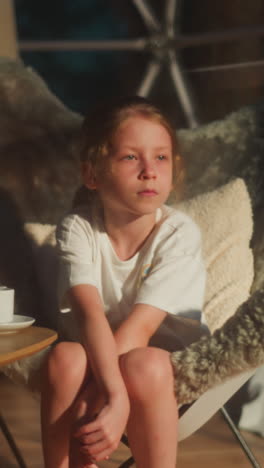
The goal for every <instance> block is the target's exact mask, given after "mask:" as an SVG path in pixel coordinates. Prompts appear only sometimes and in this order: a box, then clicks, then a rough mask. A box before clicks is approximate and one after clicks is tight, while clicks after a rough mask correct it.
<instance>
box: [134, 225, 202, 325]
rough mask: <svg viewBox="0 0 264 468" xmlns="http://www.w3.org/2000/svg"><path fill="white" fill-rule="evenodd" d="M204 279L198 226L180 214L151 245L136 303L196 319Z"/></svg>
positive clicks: (198, 317) (199, 310) (200, 307)
mask: <svg viewBox="0 0 264 468" xmlns="http://www.w3.org/2000/svg"><path fill="white" fill-rule="evenodd" d="M205 279H206V273H205V267H204V263H203V260H202V254H201V234H200V230H199V228H198V227H197V225H196V224H195V223H194V222H193V221H192V220H191V219H190V218H189V217H185V216H184V217H183V219H182V220H181V222H180V223H179V225H178V226H177V227H175V226H174V224H173V223H167V226H166V232H165V234H164V235H163V237H162V239H161V240H160V241H159V242H158V243H157V246H156V248H155V252H154V255H153V260H152V262H151V264H150V267H149V272H148V274H147V276H146V277H145V279H144V280H143V281H142V284H141V287H140V288H139V291H138V294H137V297H136V303H143V304H149V305H152V306H154V307H157V308H159V309H162V310H165V311H166V312H168V313H171V314H175V315H182V316H185V317H190V318H196V319H200V318H201V311H202V307H203V301H204V292H205Z"/></svg>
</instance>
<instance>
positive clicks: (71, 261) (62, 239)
mask: <svg viewBox="0 0 264 468" xmlns="http://www.w3.org/2000/svg"><path fill="white" fill-rule="evenodd" d="M56 240H57V251H58V256H59V278H58V299H59V303H60V305H61V306H62V307H63V304H64V301H63V300H64V298H65V294H66V292H67V291H68V290H69V289H70V288H71V287H73V286H76V285H78V284H91V285H94V286H97V284H96V280H95V273H94V258H95V242H94V239H93V233H92V228H91V225H90V223H89V222H88V221H86V220H84V219H83V218H82V217H80V216H78V215H75V214H73V215H68V216H66V217H65V218H64V220H63V221H62V223H61V224H60V225H59V226H58V227H57V231H56Z"/></svg>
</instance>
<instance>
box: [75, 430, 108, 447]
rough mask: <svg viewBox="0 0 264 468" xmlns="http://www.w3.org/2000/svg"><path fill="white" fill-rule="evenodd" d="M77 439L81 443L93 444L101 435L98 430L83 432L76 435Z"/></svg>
mask: <svg viewBox="0 0 264 468" xmlns="http://www.w3.org/2000/svg"><path fill="white" fill-rule="evenodd" d="M78 439H79V441H80V443H81V444H82V445H93V444H95V443H97V442H100V441H101V440H102V439H103V437H102V434H101V433H100V432H92V434H84V435H82V436H80V437H78Z"/></svg>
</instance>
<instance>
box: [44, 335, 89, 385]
mask: <svg viewBox="0 0 264 468" xmlns="http://www.w3.org/2000/svg"><path fill="white" fill-rule="evenodd" d="M86 366H87V358H86V353H85V350H84V348H83V346H82V345H80V344H79V343H72V342H61V343H58V344H57V345H56V346H54V348H52V350H51V351H50V353H49V356H48V358H47V362H46V369H45V371H46V376H47V377H48V380H49V381H50V382H51V383H52V382H57V381H60V382H61V383H62V384H63V385H65V384H66V382H69V381H70V380H75V379H76V378H78V377H79V376H84V375H85V373H86Z"/></svg>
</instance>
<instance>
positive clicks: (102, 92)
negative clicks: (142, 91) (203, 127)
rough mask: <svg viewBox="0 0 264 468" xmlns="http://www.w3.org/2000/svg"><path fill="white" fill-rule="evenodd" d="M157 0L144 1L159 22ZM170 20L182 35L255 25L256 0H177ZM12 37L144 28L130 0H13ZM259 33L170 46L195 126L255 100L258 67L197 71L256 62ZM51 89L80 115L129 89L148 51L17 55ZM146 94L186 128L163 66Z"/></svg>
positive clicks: (141, 32) (100, 34)
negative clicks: (182, 76)
mask: <svg viewBox="0 0 264 468" xmlns="http://www.w3.org/2000/svg"><path fill="white" fill-rule="evenodd" d="M165 3H166V2H165V1H161V0H148V5H150V6H151V7H152V9H153V12H154V14H155V15H156V17H157V18H160V19H162V17H163V13H164V5H165ZM177 8H178V13H177V24H176V25H175V27H177V28H178V30H179V32H181V33H183V34H188V35H189V34H200V33H207V32H209V31H212V32H217V31H223V30H225V29H231V28H234V29H236V28H241V27H254V26H257V25H260V24H261V22H262V18H263V15H264V2H263V1H262V0H251V1H247V0H232V1H231V2H230V1H228V0H222V1H221V2H214V1H213V2H212V1H211V0H201V1H199V2H198V1H197V0H184V1H182V0H181V1H179V0H178V1H177ZM15 9H16V16H17V31H18V38H19V40H21V41H23V40H29V39H34V40H44V39H46V40H59V39H62V40H70V39H71V40H93V39H97V40H102V39H128V38H135V37H146V35H147V32H146V27H145V25H144V23H143V21H142V18H141V17H140V14H139V12H138V10H137V8H136V7H135V5H134V4H133V1H132V0H131V1H123V0H111V1H109V0H74V1H72V0H46V1H45V2H36V1H35V0H15ZM263 45H264V39H263V37H252V36H251V37H246V38H243V39H236V40H233V41H229V42H225V43H218V44H217V43H209V44H208V45H203V46H200V47H188V48H185V49H182V50H179V51H178V58H179V61H180V63H181V64H182V67H183V69H184V70H185V75H186V79H187V80H188V84H189V87H190V92H191V96H192V100H193V102H194V104H195V108H196V111H197V115H198V119H199V121H200V122H201V123H204V122H209V121H211V120H214V119H218V118H222V117H223V116H225V115H226V114H228V113H229V112H232V111H234V110H237V109H238V108H239V107H241V106H244V105H248V104H253V103H255V102H257V101H258V100H260V99H261V98H262V96H263V90H264V64H261V63H259V64H257V65H256V64H253V66H252V64H251V65H247V66H243V67H238V68H235V69H234V68H233V69H217V70H215V71H213V70H209V71H208V70H207V71H206V70H203V71H199V70H200V69H201V68H205V67H214V66H219V65H223V64H227V65H228V64H232V63H241V62H242V63H245V62H254V61H261V60H262V59H263V49H264V47H263ZM21 57H22V59H23V61H24V63H25V64H28V65H31V66H32V67H33V68H34V69H35V70H37V71H38V72H39V74H40V75H41V76H42V77H43V78H44V79H45V80H46V82H47V83H48V85H49V87H50V88H51V90H52V91H53V92H54V93H55V94H56V95H57V96H58V97H59V98H60V99H61V100H62V101H63V102H64V103H65V104H66V105H68V106H69V107H70V108H71V109H72V110H76V111H78V112H80V113H84V112H85V111H86V109H87V108H89V107H90V106H91V105H93V104H95V103H96V102H97V101H98V100H101V99H104V98H105V97H106V96H108V95H109V94H111V95H116V94H120V93H134V92H136V90H137V89H138V85H139V83H140V81H141V79H142V76H143V74H144V72H145V70H146V66H147V63H148V61H149V58H150V54H149V53H148V52H143V53H142V52H118V51H115V52H113V51H112V52H106V51H101V52H87V51H82V52H80V51H79V52H78V51H76V52H67V51H65V52H58V51H56V52H22V53H21ZM150 96H151V97H152V98H153V99H154V100H156V101H157V102H158V103H163V104H164V105H165V106H167V108H168V110H169V112H170V113H171V114H172V117H173V118H174V120H175V123H176V125H178V126H180V127H184V126H186V125H187V123H186V121H185V118H184V115H183V113H182V111H181V106H180V105H179V102H178V98H177V94H176V92H175V88H174V86H173V84H172V81H171V78H170V76H169V74H168V72H167V70H166V67H164V68H163V71H162V73H161V74H160V76H159V77H158V79H157V81H156V83H155V86H154V87H153V89H152V91H151V94H150Z"/></svg>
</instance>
